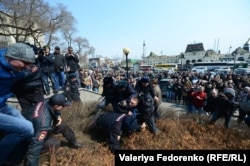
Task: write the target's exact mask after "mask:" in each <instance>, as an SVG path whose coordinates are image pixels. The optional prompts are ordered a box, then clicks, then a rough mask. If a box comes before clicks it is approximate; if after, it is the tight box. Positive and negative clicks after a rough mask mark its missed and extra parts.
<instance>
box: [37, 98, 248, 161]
mask: <svg viewBox="0 0 250 166" xmlns="http://www.w3.org/2000/svg"><path fill="white" fill-rule="evenodd" d="M95 106H96V102H92V103H75V104H74V105H73V106H71V107H70V108H66V109H65V110H64V111H63V113H62V114H63V120H64V121H66V122H67V123H68V124H69V126H71V127H72V128H73V130H74V131H75V132H76V137H77V140H78V141H79V142H82V143H84V148H82V149H70V148H69V146H68V144H67V141H66V140H65V139H64V138H63V137H62V136H57V137H58V138H59V139H60V140H61V141H62V145H61V147H60V148H59V149H58V150H57V151H56V152H54V153H45V154H42V155H41V159H40V165H41V166H68V165H71V166H80V165H81V166H84V165H87V166H113V165H114V155H113V154H112V153H110V151H109V149H108V145H107V143H106V142H105V138H104V137H103V135H101V134H100V133H91V134H86V133H84V132H83V131H84V129H85V126H86V124H87V123H88V121H89V115H90V113H91V112H92V111H93V110H94V109H95ZM109 109H110V107H108V108H107V110H109ZM160 111H161V112H162V114H163V116H164V117H163V118H162V119H161V120H160V121H158V122H157V126H158V128H159V129H160V130H161V131H162V132H161V133H160V134H159V135H153V134H152V133H150V132H149V131H148V130H146V131H144V132H136V133H133V134H132V135H131V136H130V137H126V138H123V140H122V148H123V149H130V150H131V149H134V150H136V149H137V150H157V149H160V150H184V149H185V150H196V149H200V150H201V149H207V150H208V149H211V150H212V149H213V150H217V149H218V150H219V149H220V150H230V149H250V132H249V128H247V127H246V126H243V127H240V130H239V127H238V126H237V125H236V124H232V128H230V129H225V128H224V127H223V120H219V121H218V122H217V123H216V124H215V125H208V124H207V122H208V120H209V119H208V117H203V118H202V121H203V123H201V124H197V123H196V120H195V119H196V117H194V116H187V115H186V114H183V113H181V111H180V112H178V111H172V110H171V109H170V108H162V107H161V108H160Z"/></svg>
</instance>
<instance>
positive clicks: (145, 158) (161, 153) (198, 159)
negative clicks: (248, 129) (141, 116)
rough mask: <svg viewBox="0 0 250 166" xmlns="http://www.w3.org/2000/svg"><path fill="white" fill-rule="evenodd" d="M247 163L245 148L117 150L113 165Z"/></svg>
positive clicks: (238, 165)
mask: <svg viewBox="0 0 250 166" xmlns="http://www.w3.org/2000/svg"><path fill="white" fill-rule="evenodd" d="M178 163H179V164H185V165H194V164H195V165H196V164H205V165H218V164H223V163H225V164H226V163H230V166H231V165H237V166H240V165H249V164H250V151H247V150H118V151H116V153H115V165H119V166H120V165H126V166H127V165H135V164H143V165H155V164H167V165H176V164H178Z"/></svg>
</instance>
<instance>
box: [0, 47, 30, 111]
mask: <svg viewBox="0 0 250 166" xmlns="http://www.w3.org/2000/svg"><path fill="white" fill-rule="evenodd" d="M6 51H7V49H2V50H0V89H1V90H0V108H2V107H3V106H5V105H6V101H7V99H8V98H10V97H12V96H13V93H11V87H12V86H13V85H14V83H15V82H16V81H18V80H20V79H22V78H23V77H24V76H25V72H15V71H13V69H12V67H11V66H10V64H9V63H8V62H7V61H6V59H5V52H6Z"/></svg>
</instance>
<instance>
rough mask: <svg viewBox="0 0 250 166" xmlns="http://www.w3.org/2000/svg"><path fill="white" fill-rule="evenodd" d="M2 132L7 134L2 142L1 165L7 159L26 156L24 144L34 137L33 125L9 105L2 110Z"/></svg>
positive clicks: (0, 112)
mask: <svg viewBox="0 0 250 166" xmlns="http://www.w3.org/2000/svg"><path fill="white" fill-rule="evenodd" d="M0 131H1V132H4V133H7V134H6V135H5V136H4V137H3V138H2V139H1V140H0V165H1V162H3V161H6V159H7V158H8V159H10V157H13V158H17V157H18V156H22V155H23V154H25V153H24V152H23V150H24V149H26V148H27V147H26V144H23V142H24V141H26V140H28V139H29V138H31V137H32V136H33V135H34V129H33V125H32V123H31V122H30V121H28V120H26V119H25V118H24V117H23V116H22V114H21V112H20V111H18V110H16V109H15V108H13V107H11V106H9V105H5V106H4V107H2V108H0ZM13 153H15V155H12V154H13ZM11 155H12V156H11ZM10 160H11V159H10Z"/></svg>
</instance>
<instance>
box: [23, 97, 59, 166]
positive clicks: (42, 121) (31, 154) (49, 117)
mask: <svg viewBox="0 0 250 166" xmlns="http://www.w3.org/2000/svg"><path fill="white" fill-rule="evenodd" d="M22 114H23V116H24V117H25V118H26V119H27V120H29V121H31V122H32V123H33V127H34V130H35V134H34V137H32V139H31V142H30V145H29V149H28V153H27V161H26V165H30V166H33V165H38V164H39V156H40V151H41V149H42V147H43V143H44V140H45V139H46V136H47V135H48V134H49V133H50V132H51V131H52V122H53V123H54V124H56V123H57V116H58V114H55V113H54V111H53V109H52V107H51V106H50V105H49V104H48V100H45V101H43V102H39V103H37V104H36V105H35V106H32V107H31V108H30V109H28V110H25V111H23V112H22ZM44 137H45V138H44Z"/></svg>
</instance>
